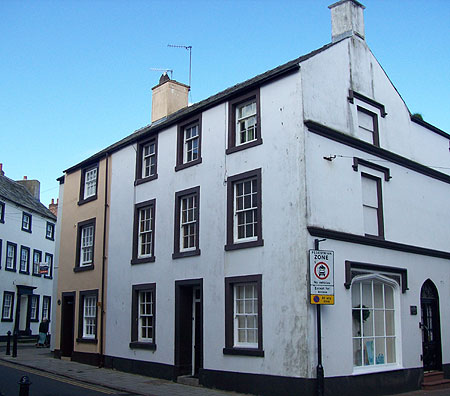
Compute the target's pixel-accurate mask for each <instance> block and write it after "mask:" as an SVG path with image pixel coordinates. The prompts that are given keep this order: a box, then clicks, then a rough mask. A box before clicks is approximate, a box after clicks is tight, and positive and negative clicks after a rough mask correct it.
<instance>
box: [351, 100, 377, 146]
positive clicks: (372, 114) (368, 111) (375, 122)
mask: <svg viewBox="0 0 450 396" xmlns="http://www.w3.org/2000/svg"><path fill="white" fill-rule="evenodd" d="M356 111H357V112H359V111H360V112H361V113H365V114H367V115H368V116H370V117H372V120H373V141H372V143H373V145H374V146H376V147H380V129H379V126H378V114H377V113H374V112H373V111H370V110H367V109H366V108H365V107H362V106H358V105H357V106H356ZM358 128H359V120H358Z"/></svg>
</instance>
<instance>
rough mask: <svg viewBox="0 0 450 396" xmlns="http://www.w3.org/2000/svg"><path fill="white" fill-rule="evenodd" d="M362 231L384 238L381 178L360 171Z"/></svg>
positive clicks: (368, 234)
mask: <svg viewBox="0 0 450 396" xmlns="http://www.w3.org/2000/svg"><path fill="white" fill-rule="evenodd" d="M361 188H362V206H363V216H364V233H365V234H366V235H367V236H376V237H380V238H384V220H383V200H382V193H381V179H380V178H378V177H376V176H372V175H369V174H367V173H361Z"/></svg>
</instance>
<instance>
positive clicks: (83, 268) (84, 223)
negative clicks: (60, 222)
mask: <svg viewBox="0 0 450 396" xmlns="http://www.w3.org/2000/svg"><path fill="white" fill-rule="evenodd" d="M95 223H96V218H95V217H93V218H92V219H89V220H85V221H81V222H79V223H78V224H77V245H76V246H77V249H76V250H77V252H76V255H75V267H74V269H73V271H74V272H82V271H89V270H93V269H94V262H95V228H96V227H95ZM90 225H93V226H94V239H93V241H92V263H91V264H89V265H84V266H80V253H81V252H80V250H81V231H82V229H83V228H84V227H87V226H90Z"/></svg>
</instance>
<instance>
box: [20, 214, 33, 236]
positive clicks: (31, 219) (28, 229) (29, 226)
mask: <svg viewBox="0 0 450 396" xmlns="http://www.w3.org/2000/svg"><path fill="white" fill-rule="evenodd" d="M25 216H28V218H29V219H30V222H29V223H28V228H24V227H23V219H24V218H25ZM32 223H33V215H32V214H31V213H28V212H22V224H21V229H22V231H25V232H29V233H30V234H31V232H32V228H31V227H32Z"/></svg>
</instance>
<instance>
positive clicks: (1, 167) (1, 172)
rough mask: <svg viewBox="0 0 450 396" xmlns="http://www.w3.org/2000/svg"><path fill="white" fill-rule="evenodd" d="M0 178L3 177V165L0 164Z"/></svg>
mask: <svg viewBox="0 0 450 396" xmlns="http://www.w3.org/2000/svg"><path fill="white" fill-rule="evenodd" d="M0 176H5V172H3V164H0Z"/></svg>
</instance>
